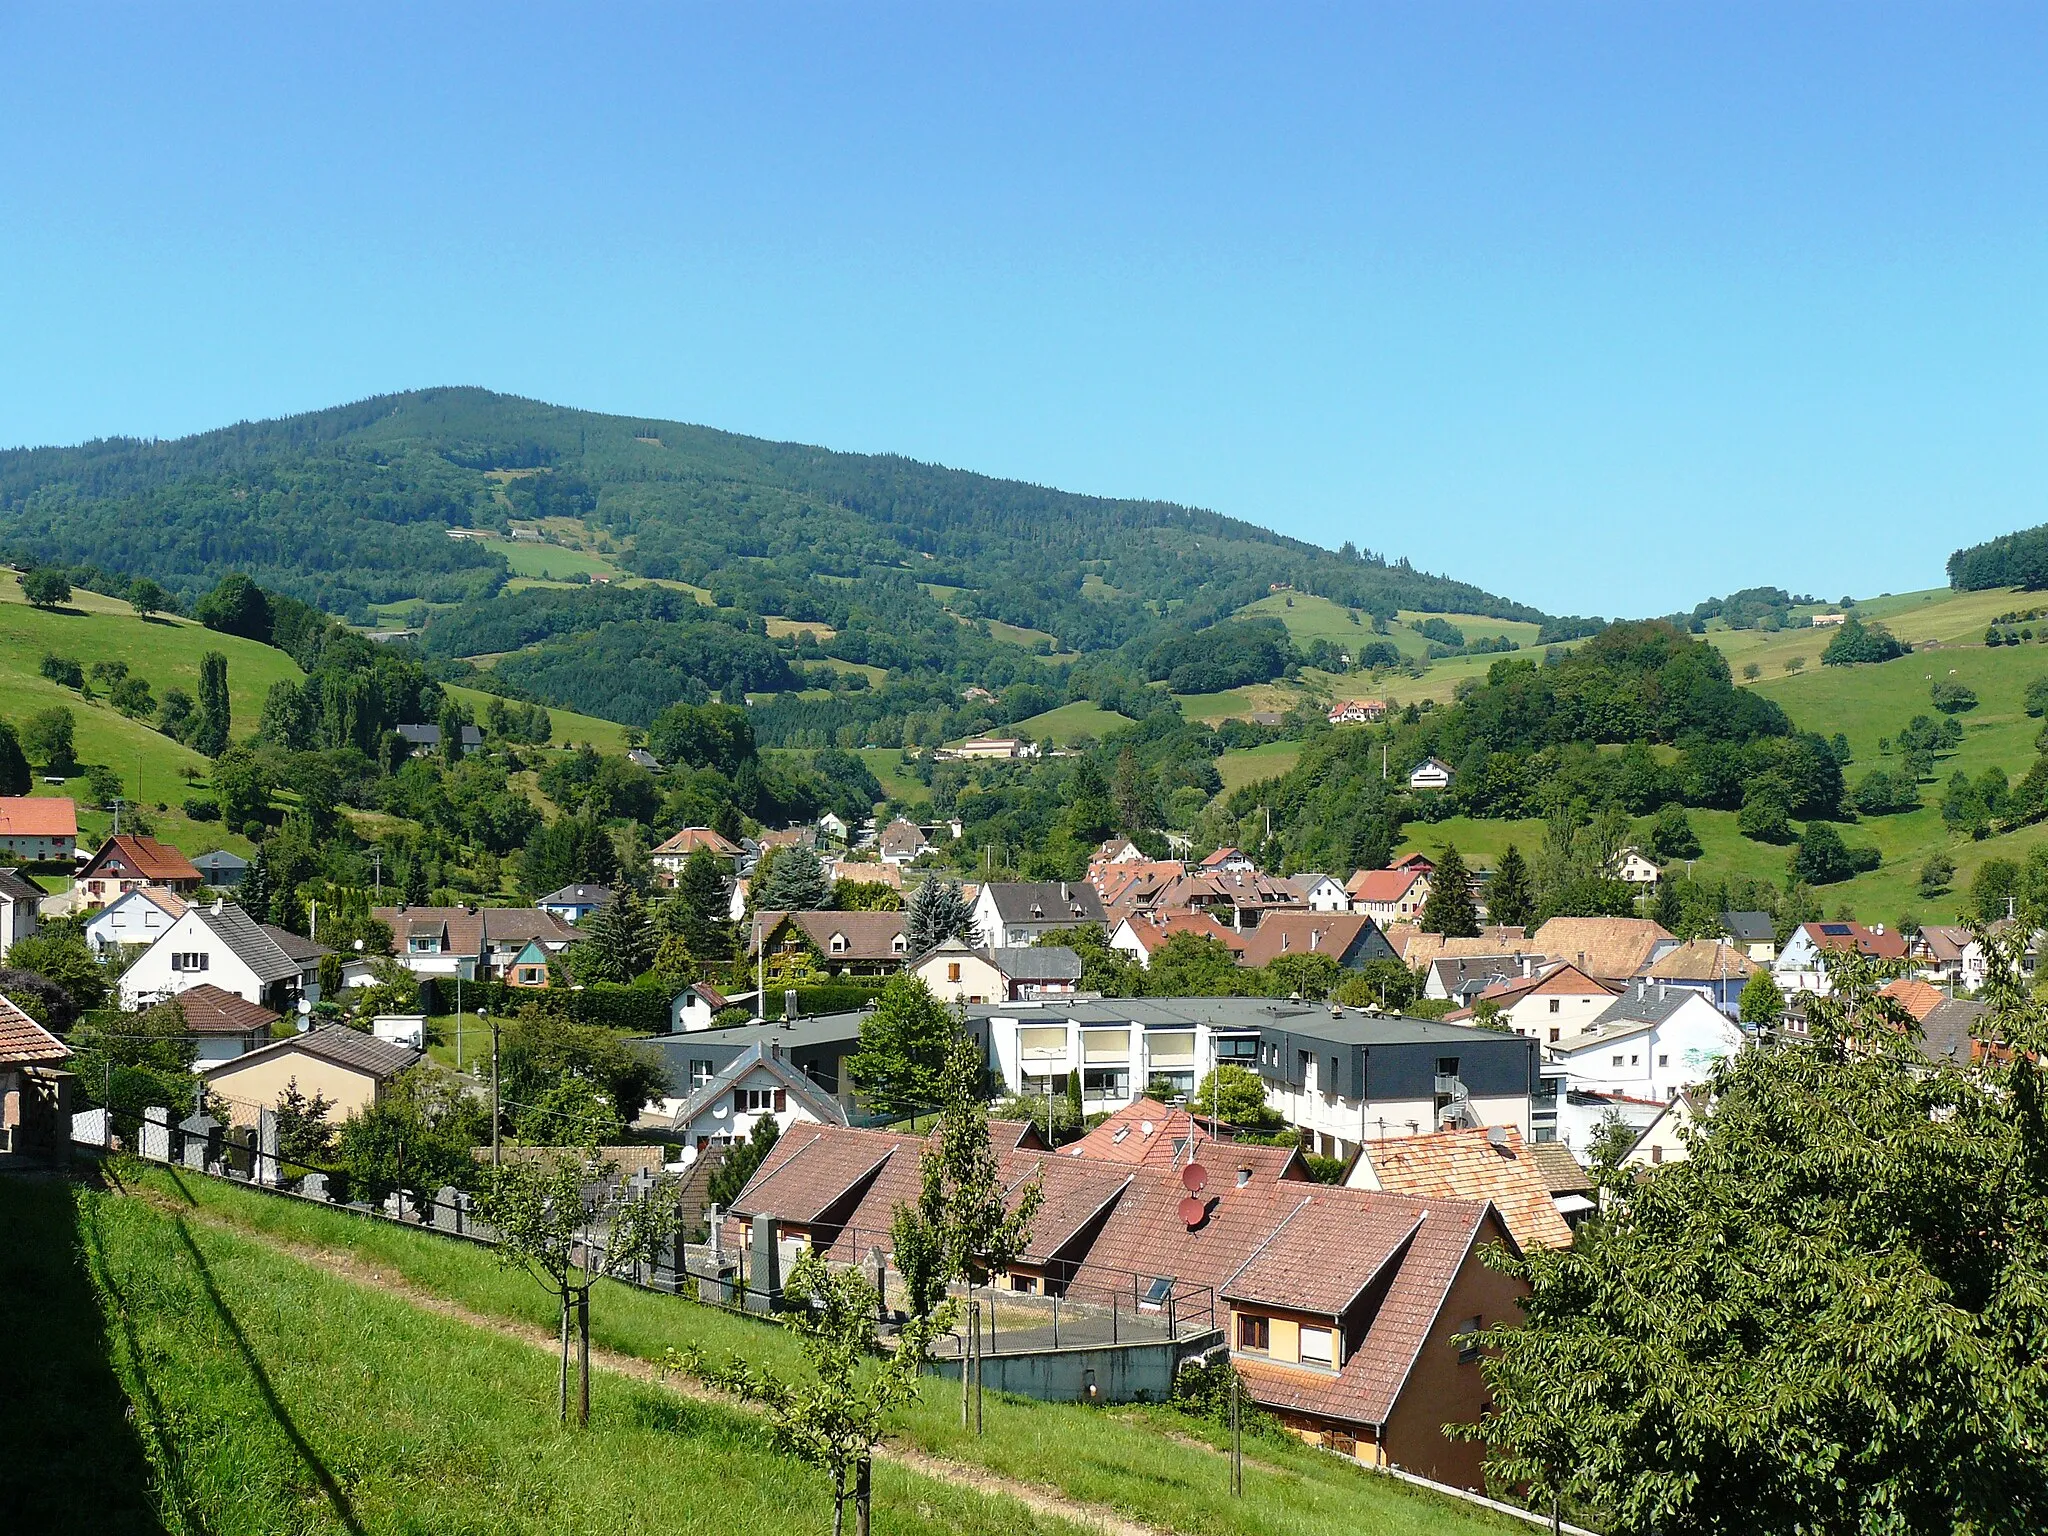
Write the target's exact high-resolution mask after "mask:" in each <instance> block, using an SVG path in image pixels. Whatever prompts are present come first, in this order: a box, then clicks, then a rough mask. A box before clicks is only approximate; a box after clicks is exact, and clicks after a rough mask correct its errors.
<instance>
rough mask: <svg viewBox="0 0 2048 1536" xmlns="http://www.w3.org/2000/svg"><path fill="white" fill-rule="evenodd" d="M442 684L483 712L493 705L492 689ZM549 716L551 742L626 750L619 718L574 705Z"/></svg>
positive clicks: (470, 705) (605, 749)
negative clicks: (584, 712) (579, 709)
mask: <svg viewBox="0 0 2048 1536" xmlns="http://www.w3.org/2000/svg"><path fill="white" fill-rule="evenodd" d="M442 687H443V689H444V690H445V691H446V692H447V694H448V695H449V697H451V698H455V699H460V700H461V701H462V702H463V703H464V704H465V705H467V706H468V707H469V708H471V709H473V710H475V711H476V712H477V714H479V715H481V714H482V713H483V712H484V710H486V709H487V708H489V707H490V702H491V695H489V694H488V693H482V692H479V691H478V690H477V689H475V688H463V687H460V686H458V685H456V684H453V683H444V684H443V685H442ZM548 720H549V722H550V723H551V724H552V725H553V726H554V728H555V729H554V735H553V736H551V737H550V738H549V744H550V745H551V746H557V747H575V746H581V745H582V744H583V743H584V742H586V741H587V742H589V743H590V744H591V745H592V746H593V747H596V748H597V749H598V750H599V751H600V752H623V751H625V750H626V728H625V727H624V726H623V725H620V724H619V723H618V722H617V721H616V720H600V719H598V718H597V716H595V715H579V714H577V713H576V712H575V711H574V710H573V709H555V708H553V707H550V708H549V710H548Z"/></svg>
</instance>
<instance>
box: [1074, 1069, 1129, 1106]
mask: <svg viewBox="0 0 2048 1536" xmlns="http://www.w3.org/2000/svg"><path fill="white" fill-rule="evenodd" d="M1081 1093H1082V1096H1083V1097H1084V1098H1090V1099H1127V1098H1129V1097H1130V1096H1131V1074H1130V1072H1129V1071H1127V1070H1126V1069H1125V1068H1123V1067H1090V1068H1088V1069H1087V1070H1086V1071H1084V1072H1083V1073H1082V1074H1081Z"/></svg>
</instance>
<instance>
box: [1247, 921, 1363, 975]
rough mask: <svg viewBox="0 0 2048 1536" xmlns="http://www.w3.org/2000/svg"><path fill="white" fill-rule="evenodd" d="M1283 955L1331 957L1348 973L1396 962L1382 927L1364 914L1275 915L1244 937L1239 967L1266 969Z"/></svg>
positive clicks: (1261, 922) (1260, 923)
mask: <svg viewBox="0 0 2048 1536" xmlns="http://www.w3.org/2000/svg"><path fill="white" fill-rule="evenodd" d="M1282 955H1329V956H1331V957H1332V958H1334V959H1335V960H1336V962H1337V965H1338V967H1339V968H1340V969H1342V970H1347V971H1356V970H1363V969H1364V968H1365V967H1366V966H1367V965H1369V964H1371V963H1372V962H1373V961H1375V960H1392V959H1394V958H1395V955H1394V946H1393V945H1391V944H1389V943H1388V942H1387V937H1386V935H1385V934H1383V933H1381V932H1380V925H1379V924H1378V923H1377V922H1376V921H1374V920H1373V919H1372V918H1371V917H1370V916H1368V915H1367V914H1365V913H1363V912H1273V913H1269V914H1268V915H1267V916H1266V917H1264V918H1262V919H1261V920H1260V922H1259V926H1258V927H1256V928H1254V929H1253V930H1252V931H1251V932H1250V933H1248V934H1246V935H1245V936H1244V949H1243V951H1242V952H1241V953H1240V954H1239V955H1238V957H1237V963H1238V964H1239V965H1243V966H1266V965H1271V964H1272V963H1273V962H1274V961H1275V960H1278V959H1279V958H1280V957H1281V956H1282Z"/></svg>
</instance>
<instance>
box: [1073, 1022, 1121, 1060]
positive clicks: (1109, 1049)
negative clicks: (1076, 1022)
mask: <svg viewBox="0 0 2048 1536" xmlns="http://www.w3.org/2000/svg"><path fill="white" fill-rule="evenodd" d="M1130 1054H1131V1035H1130V1031H1129V1030H1124V1029H1084V1030H1082V1031H1081V1059H1082V1060H1083V1061H1125V1060H1128V1059H1129V1058H1130Z"/></svg>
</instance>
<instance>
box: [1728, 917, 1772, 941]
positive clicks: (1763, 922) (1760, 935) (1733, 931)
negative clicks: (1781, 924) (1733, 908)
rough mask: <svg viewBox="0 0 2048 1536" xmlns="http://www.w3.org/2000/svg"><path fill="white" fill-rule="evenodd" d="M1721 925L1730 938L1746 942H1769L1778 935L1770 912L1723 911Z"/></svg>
mask: <svg viewBox="0 0 2048 1536" xmlns="http://www.w3.org/2000/svg"><path fill="white" fill-rule="evenodd" d="M1721 927H1722V928H1723V929H1724V930H1725V931H1726V932H1727V934H1728V937H1729V938H1731V939H1736V940H1739V941H1740V942H1741V943H1744V944H1768V943H1770V942H1771V941H1772V940H1773V939H1775V938H1776V937H1777V935H1778V930H1777V929H1776V928H1774V927H1773V926H1772V925H1771V914H1770V913H1768V912H1723V913H1722V914H1721Z"/></svg>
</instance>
